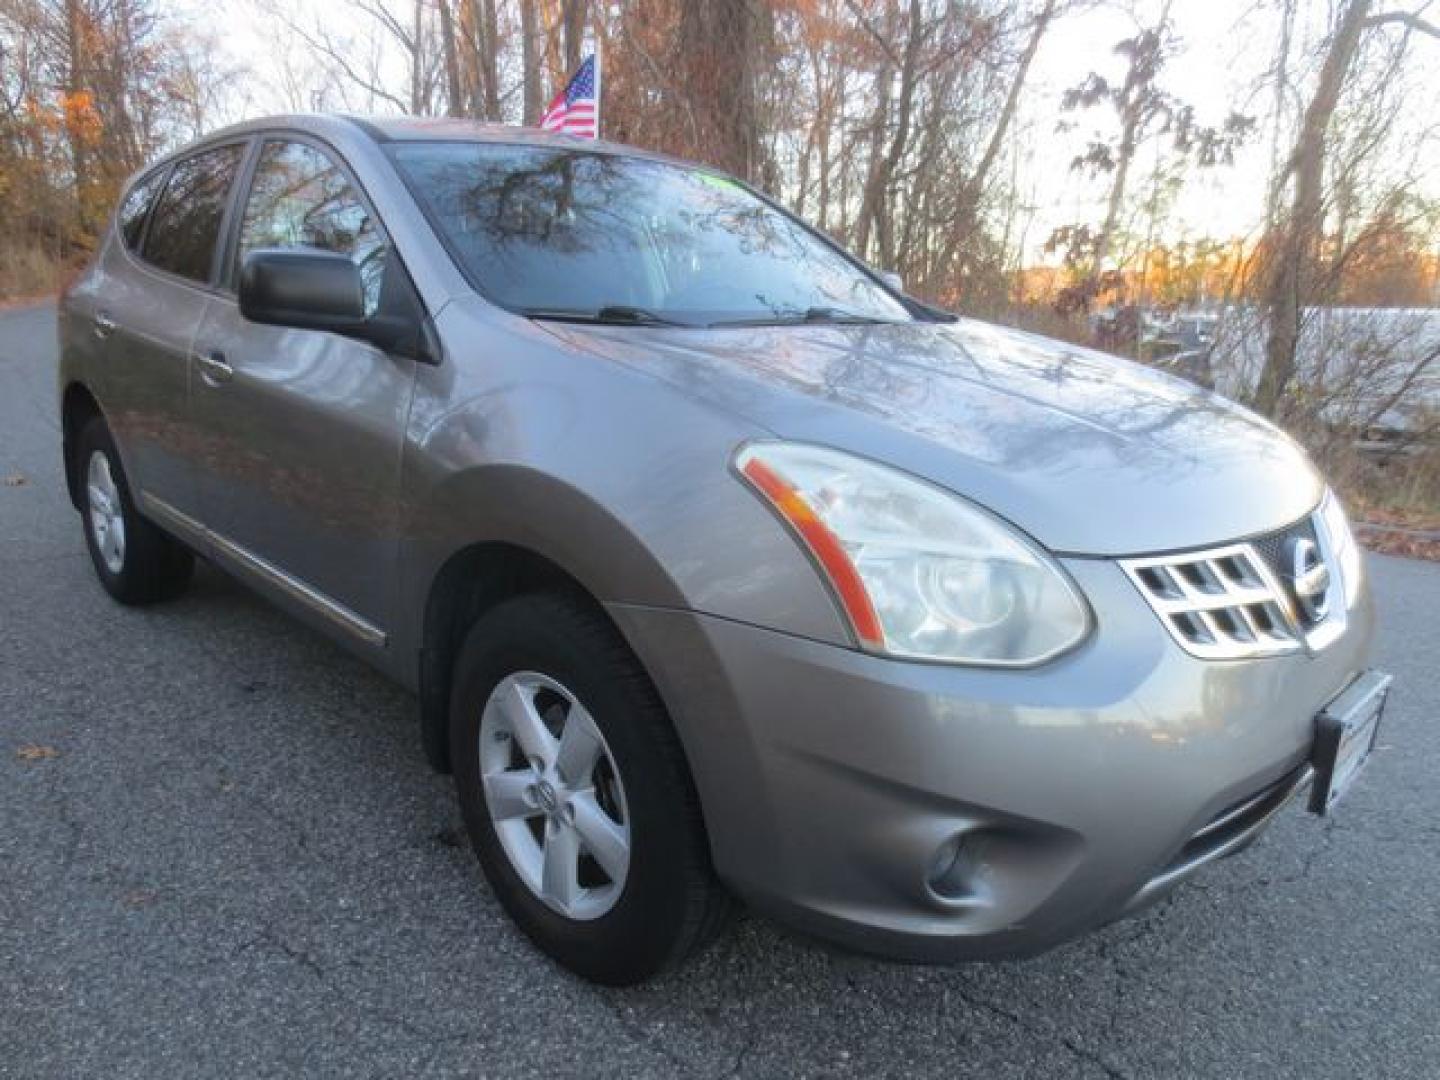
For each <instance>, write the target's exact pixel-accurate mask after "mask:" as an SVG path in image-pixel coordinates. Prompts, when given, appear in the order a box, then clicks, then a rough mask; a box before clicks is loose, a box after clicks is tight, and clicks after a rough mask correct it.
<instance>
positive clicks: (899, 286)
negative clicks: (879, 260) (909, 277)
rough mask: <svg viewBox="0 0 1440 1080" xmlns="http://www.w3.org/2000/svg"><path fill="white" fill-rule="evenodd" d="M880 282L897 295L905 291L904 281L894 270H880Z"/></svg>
mask: <svg viewBox="0 0 1440 1080" xmlns="http://www.w3.org/2000/svg"><path fill="white" fill-rule="evenodd" d="M880 280H881V281H883V282H884V283H885V284H886V285H889V286H890V288H892V289H894V290H895V291H896V292H898V293H903V292H904V291H905V279H904V278H902V277H901V276H900V275H899V273H898V272H896V271H894V270H881V271H880Z"/></svg>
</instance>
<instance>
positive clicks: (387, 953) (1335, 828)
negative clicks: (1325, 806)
mask: <svg viewBox="0 0 1440 1080" xmlns="http://www.w3.org/2000/svg"><path fill="white" fill-rule="evenodd" d="M53 337H54V315H53V309H51V308H49V307H35V308H28V309H21V310H16V311H11V312H8V313H0V479H3V481H4V483H3V485H0V1076H3V1077H80V1076H99V1075H104V1076H107V1077H130V1076H134V1077H146V1078H150V1077H169V1076H184V1077H206V1076H243V1077H266V1076H292V1075H297V1074H305V1075H317V1076H332V1075H333V1076H367V1077H368V1076H377V1077H379V1076H387V1077H390V1076H393V1077H432V1076H434V1077H439V1076H489V1077H512V1076H513V1077H518V1076H532V1075H546V1076H557V1077H560V1076H587V1077H590V1076H626V1077H652V1076H653V1077H691V1076H693V1077H722V1076H731V1075H736V1076H755V1077H770V1076H776V1077H778V1076H786V1077H789V1076H834V1077H850V1076H853V1077H874V1076H904V1077H915V1076H929V1075H935V1076H940V1075H943V1076H947V1077H956V1076H974V1077H984V1078H986V1080H1001V1078H1006V1077H1051V1076H1056V1077H1072V1076H1073V1077H1110V1078H1119V1077H1126V1078H1130V1077H1135V1078H1138V1077H1182V1076H1183V1077H1192V1076H1194V1077H1227V1078H1229V1077H1249V1076H1263V1077H1266V1078H1267V1080H1270V1078H1279V1077H1305V1078H1306V1080H1314V1078H1316V1077H1355V1076H1366V1077H1436V1076H1440V859H1437V854H1440V770H1437V768H1436V763H1437V761H1440V729H1437V726H1436V723H1435V717H1436V715H1437V713H1440V688H1437V682H1436V678H1435V676H1436V663H1435V661H1436V653H1437V648H1436V646H1437V643H1440V628H1437V623H1436V615H1435V613H1436V612H1437V611H1440V566H1432V565H1426V564H1422V563H1417V562H1410V561H1405V560H1398V559H1387V558H1381V557H1372V558H1371V560H1370V567H1371V572H1372V574H1373V576H1374V581H1375V587H1376V589H1377V591H1378V593H1379V596H1380V602H1381V608H1382V614H1383V625H1382V630H1381V636H1380V642H1379V650H1378V656H1377V658H1376V659H1377V661H1378V662H1379V663H1381V664H1382V665H1384V666H1385V667H1387V668H1389V669H1390V670H1392V671H1393V672H1394V673H1395V674H1396V676H1397V682H1396V688H1395V691H1394V694H1393V697H1392V701H1391V706H1390V711H1389V714H1388V716H1387V720H1386V726H1385V728H1384V729H1383V731H1382V735H1381V749H1380V751H1379V752H1378V754H1377V756H1376V759H1375V760H1374V761H1373V763H1372V764H1371V766H1370V768H1369V771H1368V773H1367V775H1366V776H1365V777H1364V778H1363V779H1362V780H1361V782H1360V785H1359V787H1358V788H1357V789H1356V790H1355V791H1354V792H1353V793H1352V794H1351V796H1350V797H1349V798H1348V799H1347V801H1346V803H1345V804H1344V805H1343V806H1342V807H1341V812H1340V813H1339V814H1338V816H1336V817H1335V818H1334V819H1333V824H1331V825H1328V826H1322V825H1321V824H1320V823H1319V822H1317V821H1315V820H1313V819H1311V818H1309V817H1308V816H1307V815H1305V814H1303V813H1302V812H1301V811H1300V809H1299V807H1291V808H1289V809H1288V810H1287V811H1286V812H1285V813H1284V814H1283V816H1282V817H1281V819H1280V820H1279V822H1278V823H1277V824H1276V826H1275V827H1274V828H1273V829H1272V830H1271V831H1270V833H1269V834H1268V835H1267V836H1266V837H1264V838H1263V839H1262V840H1261V841H1260V842H1259V843H1258V844H1257V845H1256V846H1255V847H1253V848H1252V849H1251V850H1250V851H1248V852H1246V853H1245V854H1243V855H1241V856H1239V857H1237V858H1234V859H1231V860H1228V861H1226V862H1223V863H1221V864H1219V865H1218V866H1215V867H1213V868H1211V869H1210V870H1209V872H1208V873H1205V874H1204V875H1203V876H1202V877H1201V878H1200V879H1199V880H1198V881H1196V882H1195V883H1193V884H1191V885H1189V886H1187V887H1185V888H1183V889H1182V890H1181V891H1180V892H1179V893H1178V894H1177V895H1175V896H1174V897H1173V898H1172V899H1171V900H1170V901H1169V902H1167V903H1166V904H1164V905H1163V906H1161V907H1160V908H1158V909H1156V910H1154V911H1152V912H1150V913H1149V914H1147V915H1145V916H1143V917H1142V918H1139V919H1136V920H1133V921H1130V922H1126V923H1121V924H1118V925H1116V926H1113V927H1111V928H1109V929H1107V930H1104V931H1102V932H1100V933H1097V934H1095V935H1093V936H1091V937H1088V938H1086V939H1084V940H1082V941H1079V942H1076V943H1074V944H1071V945H1069V946H1066V947H1064V948H1061V949H1059V950H1057V951H1055V952H1053V953H1050V954H1048V955H1046V956H1043V957H1040V958H1038V959H1035V960H1031V961H1027V962H1023V963H1006V964H977V965H971V966H967V967H960V968H952V969H934V968H912V967H903V966H897V965H891V964H884V963H877V962H874V961H870V960H863V959H858V958H854V957H849V956H843V955H837V954H834V953H832V952H828V951H825V950H822V949H820V948H818V947H816V946H814V945H812V944H809V943H807V942H805V941H802V940H798V939H796V938H793V937H791V936H789V935H787V934H785V933H784V932H782V931H780V930H778V929H777V928H775V927H774V926H772V925H771V924H769V923H767V922H765V921H763V920H761V919H758V918H748V919H745V920H743V921H742V922H741V923H740V924H739V925H738V926H737V927H736V928H735V929H734V931H733V932H731V933H730V934H729V935H728V936H727V937H726V938H724V939H723V940H722V941H721V942H720V943H719V944H718V945H717V946H716V947H714V948H712V949H711V950H709V951H708V952H707V953H706V954H704V955H703V956H702V957H700V958H699V959H698V962H695V963H692V964H691V965H690V966H689V967H687V968H685V969H684V970H683V971H681V972H679V973H676V974H674V975H672V976H669V977H667V978H666V979H664V980H662V981H660V982H657V983H655V984H652V985H650V986H647V987H643V988H640V989H635V990H628V991H623V992H617V991H611V990H602V989H597V988H595V987H592V986H589V985H586V984H584V983H581V982H579V981H577V980H576V979H574V978H572V977H570V976H568V975H567V974H565V973H564V972H562V971H561V970H559V969H558V968H556V967H555V966H553V965H552V964H550V963H549V962H547V961H546V960H545V959H543V958H542V957H541V956H539V955H538V954H537V953H536V952H534V951H533V950H532V949H531V948H530V947H529V945H528V944H527V943H526V941H525V940H524V939H523V938H522V937H521V936H520V935H519V933H518V932H517V931H515V930H514V929H512V927H511V926H510V924H509V923H508V922H507V921H506V919H505V917H504V915H503V914H502V913H501V911H500V910H499V908H498V907H497V905H496V903H495V901H494V899H493V898H492V897H491V895H490V893H489V891H488V889H487V888H486V885H485V882H484V880H483V879H482V877H481V875H480V872H479V869H478V867H477V865H476V863H475V861H474V859H473V857H472V856H471V854H470V852H469V850H468V847H467V846H466V845H465V843H464V842H463V839H462V829H461V824H460V818H459V814H458V812H457V809H456V805H455V800H454V798H453V794H452V791H451V787H450V782H449V780H448V779H447V778H444V777H439V776H436V775H434V774H432V773H431V772H429V771H428V769H427V768H426V766H425V764H424V762H423V760H422V758H421V754H420V748H419V745H418V742H417V738H416V731H415V706H414V704H413V702H412V701H411V700H410V699H409V698H408V697H407V696H406V695H405V694H403V693H402V692H401V691H399V690H397V689H395V688H394V687H392V686H391V685H389V684H387V683H386V682H384V681H383V680H382V679H381V678H380V677H378V676H377V675H375V674H373V673H372V672H371V671H370V670H369V669H367V668H366V667H364V666H362V665H361V664H360V663H359V662H358V661H356V660H353V659H351V658H350V657H349V656H348V655H346V654H344V653H342V652H341V651H340V650H339V649H338V648H337V647H335V646H332V645H330V644H329V643H328V642H326V641H325V640H323V639H321V638H320V637H318V636H316V635H315V634H313V633H311V632H310V631H308V630H306V629H304V628H302V627H301V626H299V625H297V624H296V623H294V622H292V621H290V620H289V619H288V618H286V617H285V616H283V615H281V614H280V613H279V612H277V611H276V610H274V609H272V608H270V607H268V606H267V605H266V604H265V603H264V602H263V601H261V600H259V599H257V598H255V597H254V596H252V595H250V594H249V593H247V592H246V591H245V590H244V589H242V588H241V587H239V586H238V585H236V584H235V583H233V582H232V581H230V580H229V579H227V578H225V577H223V576H221V575H220V574H219V573H217V572H215V571H213V570H210V569H208V568H205V567H202V569H201V571H200V573H199V575H198V578H197V581H196V584H195V588H194V589H193V590H192V591H191V592H190V593H189V594H188V595H187V596H186V597H184V598H183V599H181V600H180V601H178V602H176V603H173V604H170V605H166V606H163V607H158V608H154V609H150V610H145V611H134V610H125V609H122V608H120V607H118V606H116V605H114V604H113V603H111V602H110V601H109V600H108V599H107V598H106V596H105V595H104V593H102V591H101V590H100V588H99V586H98V585H97V584H96V583H95V581H94V580H93V578H92V573H91V569H90V566H89V563H88V561H87V559H86V556H85V551H84V546H83V542H82V539H81V534H80V524H79V519H78V517H77V516H76V515H75V513H74V512H73V511H72V510H71V509H70V507H69V505H68V503H67V502H66V499H65V495H64V490H63V483H62V480H61V474H60V462H59V432H58V422H57V419H56V415H55V405H54V341H53Z"/></svg>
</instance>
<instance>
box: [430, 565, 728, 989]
mask: <svg viewBox="0 0 1440 1080" xmlns="http://www.w3.org/2000/svg"><path fill="white" fill-rule="evenodd" d="M517 672H538V673H540V674H541V675H544V676H547V677H549V678H551V679H554V680H556V681H557V682H559V683H561V684H563V685H564V686H565V687H566V688H567V689H568V690H570V691H571V692H572V693H573V694H574V695H575V697H576V698H577V699H578V700H579V701H580V702H581V703H583V705H584V707H585V708H586V709H587V710H588V711H589V713H590V715H591V716H592V717H593V718H594V721H595V725H596V727H598V728H599V730H600V732H601V734H602V735H603V736H604V740H605V742H606V744H607V745H608V749H609V751H610V754H611V756H613V758H614V760H615V766H616V768H617V771H618V773H619V775H620V776H621V777H622V778H623V782H624V793H625V794H624V798H625V802H626V807H627V817H628V822H629V828H630V863H629V869H628V872H627V874H626V876H625V881H624V885H623V888H622V889H620V891H619V896H618V899H616V900H615V901H614V905H613V906H612V907H611V908H610V909H609V910H608V911H606V912H605V913H604V914H602V915H600V916H599V917H598V918H593V919H589V920H586V921H581V920H576V919H572V918H569V917H567V916H566V915H564V914H561V913H560V912H559V911H556V910H553V909H552V908H551V907H549V906H548V905H547V904H546V903H545V902H544V901H543V900H542V899H541V898H540V897H539V896H537V895H536V893H535V892H533V891H532V890H531V888H530V887H529V886H528V885H527V884H526V883H525V882H524V880H523V879H522V878H521V877H520V875H519V874H518V873H517V871H516V869H515V867H514V865H513V864H512V863H511V861H510V858H509V856H508V855H507V854H506V852H505V848H504V847H503V845H502V843H501V841H500V838H499V836H498V835H497V833H496V829H495V824H494V822H493V820H492V818H491V815H490V811H489V808H488V806H487V804H486V799H485V792H484V788H483V786H482V783H481V765H480V758H479V753H478V750H477V748H478V746H479V737H480V724H481V717H482V713H483V712H484V708H485V703H486V702H487V701H488V700H489V698H490V695H491V693H492V691H493V690H494V689H495V687H496V686H498V685H499V684H500V683H501V681H502V680H504V679H505V678H506V677H507V676H510V675H512V674H515V673H517ZM450 753H451V761H452V762H453V765H454V774H455V786H456V789H457V792H458V794H459V798H460V807H461V810H462V812H463V814H464V817H465V824H466V827H467V828H468V829H469V832H470V838H471V841H472V843H473V844H474V847H475V853H476V855H477V856H478V858H479V860H480V865H481V867H482V869H483V870H484V872H485V876H486V878H488V879H489V881H490V885H491V887H492V888H493V889H494V891H495V895H496V897H497V898H498V899H499V900H500V903H501V904H502V905H503V906H504V907H505V910H506V911H508V912H509V914H510V916H511V918H513V919H514V920H515V922H516V923H517V924H518V925H519V926H520V928H521V929H522V930H523V931H524V932H525V933H526V934H527V935H528V936H529V937H530V939H531V940H532V941H534V942H535V944H536V945H538V946H539V947H540V948H541V949H542V950H543V951H544V952H546V953H548V954H549V955H550V956H551V957H553V958H554V959H555V960H557V961H558V962H559V963H561V964H563V965H564V966H565V967H567V968H569V969H570V970H571V971H573V972H575V973H576V974H578V975H581V976H583V977H585V978H587V979H591V980H593V981H595V982H599V983H603V984H606V985H610V986H628V985H632V984H634V983H637V982H640V981H642V980H644V979H647V978H649V977H650V976H652V975H655V974H657V973H659V972H661V971H664V970H666V969H668V968H671V967H674V966H675V965H677V964H679V963H680V962H681V961H682V960H684V959H685V958H686V957H687V956H689V955H690V954H691V953H693V952H694V951H695V950H696V949H698V948H700V947H701V946H702V945H704V944H705V943H706V942H707V941H709V940H710V939H711V938H713V937H714V936H715V935H716V933H718V931H719V930H720V928H721V926H722V925H723V923H724V921H725V916H726V913H727V912H728V910H729V898H728V896H727V895H726V893H725V892H724V890H723V888H722V887H721V886H720V884H719V882H718V881H717V880H716V878H715V874H714V871H713V870H712V868H711V865H710V857H709V849H708V845H707V843H706V839H705V830H704V825H703V823H702V821H701V816H700V804H699V799H698V798H697V796H696V793H695V787H694V783H693V781H692V780H691V777H690V772H689V769H688V767H687V765H686V762H685V758H684V754H683V752H682V750H681V747H680V743H679V741H678V739H677V737H676V735H675V731H674V729H673V727H672V726H671V724H670V719H669V716H668V715H667V714H666V712H665V708H664V706H663V705H662V704H661V702H660V699H659V696H658V695H657V693H656V691H655V688H654V686H653V685H652V684H651V682H650V679H649V677H648V676H647V675H646V673H645V671H644V669H643V668H642V667H641V666H640V663H639V661H638V660H637V659H636V657H635V656H634V654H633V653H631V652H630V650H629V648H628V647H627V646H626V644H625V642H624V641H623V640H622V639H621V638H620V636H619V635H618V633H617V632H616V630H615V629H614V627H613V626H612V625H611V624H610V623H609V621H608V620H607V619H606V618H605V616H604V614H603V613H602V612H600V611H599V610H597V609H596V608H595V607H594V606H593V605H591V604H589V603H587V602H586V601H585V600H583V599H581V598H577V597H571V596H568V595H564V594H558V593H537V594H531V595H525V596H519V597H515V598H513V599H510V600H506V601H504V602H502V603H500V604H498V605H496V606H495V607H494V608H493V609H491V610H490V611H488V612H486V613H485V614H484V615H482V616H481V617H480V619H479V620H478V621H477V622H476V623H475V625H474V626H473V627H472V628H471V630H470V632H469V634H468V635H467V636H466V638H465V643H464V645H463V647H462V649H461V652H460V656H459V658H458V661H457V664H456V669H455V680H454V684H453V688H452V694H451V702H450Z"/></svg>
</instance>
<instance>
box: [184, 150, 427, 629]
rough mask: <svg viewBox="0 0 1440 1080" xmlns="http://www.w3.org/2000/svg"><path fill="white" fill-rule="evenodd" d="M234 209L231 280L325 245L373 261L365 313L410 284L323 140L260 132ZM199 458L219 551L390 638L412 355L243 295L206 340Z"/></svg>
mask: <svg viewBox="0 0 1440 1080" xmlns="http://www.w3.org/2000/svg"><path fill="white" fill-rule="evenodd" d="M239 205H240V211H239V213H238V214H237V215H236V229H235V240H234V244H233V248H234V252H233V256H232V258H231V259H230V260H229V269H228V279H229V280H231V281H233V280H236V278H237V276H238V275H237V269H238V267H239V266H240V265H241V263H242V262H243V260H244V258H245V256H246V255H247V254H248V253H249V252H251V251H254V250H256V249H260V248H290V247H307V248H319V249H322V250H326V251H334V252H340V253H343V254H345V255H348V256H350V257H351V258H352V259H353V260H354V261H355V262H356V264H357V265H358V266H359V267H360V269H361V275H362V279H363V281H364V284H365V297H366V307H367V312H368V313H370V314H374V313H375V312H376V311H377V310H380V309H381V308H382V307H385V306H386V305H388V304H389V303H390V300H391V298H392V297H393V296H394V295H395V294H396V292H397V291H399V290H405V289H411V288H412V286H410V284H409V279H408V277H407V276H406V275H405V271H404V268H403V267H402V266H400V264H399V260H398V258H397V257H396V256H395V254H394V252H393V250H392V248H391V245H390V242H389V240H388V238H387V236H386V233H385V231H384V228H383V226H382V225H381V223H380V221H379V219H378V218H377V217H376V215H375V213H374V211H373V210H372V208H371V207H370V204H369V202H368V201H367V200H366V199H365V197H364V195H363V194H362V192H361V191H360V188H359V186H358V184H357V183H356V182H355V180H354V178H353V177H352V175H351V174H350V173H349V172H348V171H347V170H346V169H345V168H344V167H343V166H342V165H341V164H340V162H339V160H338V158H337V157H336V156H335V155H333V153H332V152H330V151H329V150H328V149H326V148H324V147H322V146H321V145H319V144H318V143H315V142H311V141H308V140H306V139H304V138H302V137H300V136H288V135H287V136H283V137H282V136H271V137H266V138H264V139H263V140H262V141H261V143H260V146H259V148H258V153H257V154H256V157H255V164H254V167H253V171H252V176H251V179H250V182H249V185H248V190H247V191H246V193H245V196H244V199H243V201H242V202H241V203H240V204H239ZM195 352H196V356H197V367H196V373H197V377H196V379H195V381H194V384H193V399H192V400H193V407H194V413H195V416H196V419H197V422H198V423H200V424H201V425H202V426H203V427H204V429H205V431H206V442H207V452H206V453H205V454H204V455H203V457H202V458H201V459H200V461H199V464H198V467H197V483H198V486H199V490H200V501H201V506H202V511H203V515H204V520H205V524H206V526H207V527H208V528H209V530H210V532H211V534H212V538H213V542H214V544H215V546H216V547H217V549H218V551H219V553H220V554H222V555H228V556H229V557H231V558H232V559H233V560H237V561H239V562H240V563H241V564H243V565H244V566H246V567H247V568H249V569H250V570H252V571H255V572H256V573H258V574H259V576H261V577H263V578H266V579H268V581H269V582H270V584H271V585H273V586H276V587H278V588H279V589H281V590H282V591H284V592H287V593H289V594H290V595H291V597H292V598H293V599H295V600H298V601H299V602H301V603H302V604H304V605H305V606H308V607H310V608H311V609H313V610H315V611H317V612H318V613H319V614H321V615H323V616H325V617H328V618H329V619H330V620H331V621H332V622H335V623H337V624H338V625H339V626H340V627H341V628H342V629H344V630H346V631H349V632H350V633H352V634H353V635H356V636H358V637H359V638H360V639H362V640H363V641H365V642H366V643H368V644H371V645H379V644H383V642H384V629H383V628H384V625H385V623H386V621H387V619H386V617H387V605H388V602H389V591H388V587H389V582H390V579H391V573H390V571H391V568H392V565H393V561H394V558H395V552H396V544H397V539H396V535H397V527H396V521H397V515H398V501H399V484H400V453H401V445H402V440H403V437H404V431H405V423H406V419H407V416H408V412H409V408H410V399H411V391H412V387H413V382H414V373H415V367H414V365H415V362H414V361H413V360H411V359H408V358H405V357H401V356H395V355H390V354H388V353H386V352H384V351H382V350H381V349H379V348H377V347H375V346H374V345H371V344H369V343H366V342H362V341H358V340H355V339H353V338H348V337H342V336H340V335H338V334H333V333H328V332H325V331H319V330H302V329H293V328H285V327H278V326H268V325H261V324H258V323H253V322H249V321H247V320H246V319H245V318H243V317H242V316H241V314H240V310H239V307H238V304H237V302H236V301H235V299H234V297H233V296H227V297H226V298H224V299H223V300H217V301H216V302H215V303H214V304H213V305H212V306H211V308H210V309H209V310H208V311H207V312H206V314H205V316H204V319H203V321H202V323H201V326H200V329H199V332H198V333H197V334H196V339H195Z"/></svg>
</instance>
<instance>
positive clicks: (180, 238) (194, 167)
mask: <svg viewBox="0 0 1440 1080" xmlns="http://www.w3.org/2000/svg"><path fill="white" fill-rule="evenodd" d="M244 151H245V147H244V145H243V144H241V143H232V144H231V145H229V146H217V147H215V148H214V149H211V150H203V151H201V152H200V153H198V154H195V155H193V156H191V157H188V158H184V159H182V160H181V161H179V162H177V163H176V165H175V168H174V169H173V170H171V173H170V182H169V183H167V184H166V185H165V193H164V194H163V195H161V196H160V201H159V203H157V204H156V206H155V210H154V212H153V213H152V214H151V216H150V229H149V231H148V232H147V233H146V235H145V259H146V261H148V262H151V263H153V264H154V265H155V266H157V267H159V268H160V269H161V270H168V271H169V272H170V273H172V274H178V275H180V276H181V277H184V278H189V279H190V280H192V281H199V282H208V281H209V280H210V267H211V264H212V263H213V262H214V259H215V246H216V244H217V243H218V242H219V238H220V224H221V221H222V220H223V219H224V217H225V206H226V203H227V202H228V200H229V197H230V188H231V186H232V185H233V184H234V182H235V175H236V173H237V172H239V169H240V159H241V157H242V156H243V154H244Z"/></svg>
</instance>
